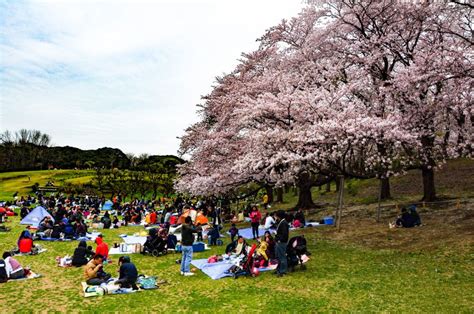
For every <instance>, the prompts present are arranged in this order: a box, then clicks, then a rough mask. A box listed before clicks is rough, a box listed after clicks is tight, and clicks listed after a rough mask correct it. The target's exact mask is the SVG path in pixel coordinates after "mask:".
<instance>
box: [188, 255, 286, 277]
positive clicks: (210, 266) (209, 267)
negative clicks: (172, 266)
mask: <svg viewBox="0 0 474 314" xmlns="http://www.w3.org/2000/svg"><path fill="white" fill-rule="evenodd" d="M191 264H192V265H193V266H194V267H196V268H197V269H200V270H201V271H202V272H203V273H205V274H206V275H208V276H209V277H211V279H213V280H217V279H221V278H225V277H232V274H230V273H227V271H228V270H229V269H230V268H231V267H232V265H234V263H233V262H230V261H222V262H217V263H208V262H207V259H197V260H193V261H191ZM276 267H277V265H272V266H268V267H261V268H259V269H258V270H259V271H260V272H262V271H269V270H274V269H276Z"/></svg>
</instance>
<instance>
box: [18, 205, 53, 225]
mask: <svg viewBox="0 0 474 314" xmlns="http://www.w3.org/2000/svg"><path fill="white" fill-rule="evenodd" d="M46 216H49V217H51V220H52V221H53V222H54V218H53V217H52V216H51V215H50V214H49V213H48V211H47V210H46V209H44V207H41V206H38V207H36V208H35V209H33V210H32V211H31V212H30V213H29V214H28V215H26V217H25V218H23V219H22V220H21V222H20V224H22V225H32V226H35V227H37V226H38V225H39V223H40V222H41V220H43V218H44V217H46Z"/></svg>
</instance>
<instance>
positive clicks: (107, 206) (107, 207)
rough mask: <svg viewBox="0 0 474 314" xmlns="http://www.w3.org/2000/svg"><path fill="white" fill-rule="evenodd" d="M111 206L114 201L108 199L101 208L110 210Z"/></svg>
mask: <svg viewBox="0 0 474 314" xmlns="http://www.w3.org/2000/svg"><path fill="white" fill-rule="evenodd" d="M112 206H114V203H112V201H110V200H109V201H107V202H105V203H104V205H103V206H102V210H111V209H112Z"/></svg>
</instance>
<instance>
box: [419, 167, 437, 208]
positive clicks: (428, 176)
mask: <svg viewBox="0 0 474 314" xmlns="http://www.w3.org/2000/svg"><path fill="white" fill-rule="evenodd" d="M421 174H422V176H423V199H422V200H423V201H425V202H433V201H435V200H436V189H435V182H434V170H433V167H426V166H422V167H421Z"/></svg>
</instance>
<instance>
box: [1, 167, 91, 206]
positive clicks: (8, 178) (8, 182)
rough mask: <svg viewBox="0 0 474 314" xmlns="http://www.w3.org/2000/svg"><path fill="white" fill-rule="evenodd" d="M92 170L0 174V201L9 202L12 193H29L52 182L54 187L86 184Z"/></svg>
mask: <svg viewBox="0 0 474 314" xmlns="http://www.w3.org/2000/svg"><path fill="white" fill-rule="evenodd" d="M93 174H94V171H92V170H40V171H22V172H4V173H0V200H11V199H12V197H13V193H15V192H18V193H19V195H26V194H27V193H31V187H32V186H33V185H34V184H35V183H38V184H39V185H40V186H44V185H45V184H46V183H47V182H48V181H52V182H53V183H54V184H55V185H56V186H61V185H63V184H64V183H66V182H69V183H72V184H84V183H88V182H90V181H91V180H92V178H93Z"/></svg>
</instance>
